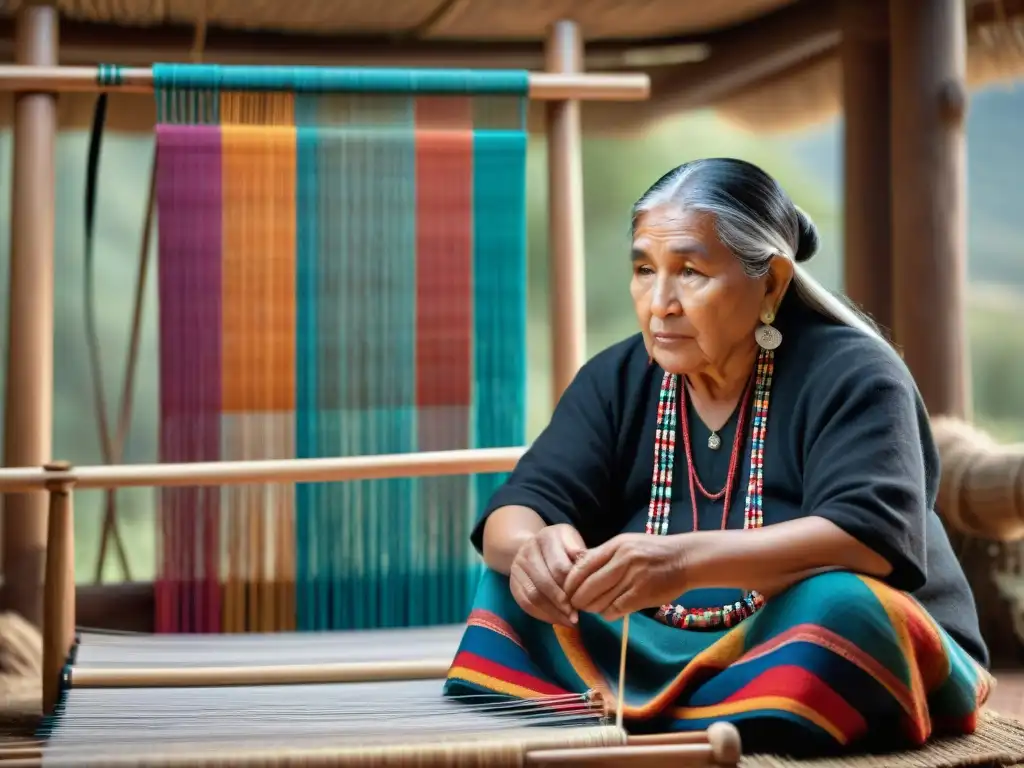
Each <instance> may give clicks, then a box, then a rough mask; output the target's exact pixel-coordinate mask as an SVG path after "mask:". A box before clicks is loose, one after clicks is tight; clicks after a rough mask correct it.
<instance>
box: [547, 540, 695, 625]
mask: <svg viewBox="0 0 1024 768" xmlns="http://www.w3.org/2000/svg"><path fill="white" fill-rule="evenodd" d="M684 545H685V539H684V536H683V535H676V536H650V535H648V534H646V533H623V534H620V535H618V536H616V537H615V538H613V539H610V540H608V541H607V542H605V543H604V544H602V545H601V546H599V547H595V548H594V549H592V550H590V551H588V552H587V553H586V554H585V555H584V556H583V557H581V558H580V559H579V560H577V561H576V564H575V566H573V568H572V570H571V571H570V573H569V577H568V578H567V579H566V580H565V592H566V594H567V595H568V596H569V601H570V604H571V605H572V607H573V608H575V609H576V610H578V611H586V612H588V613H598V614H601V616H603V617H604V618H605V619H608V620H612V619H617V618H621V617H622V616H625V615H627V614H629V613H634V612H636V611H639V610H642V609H644V608H654V607H660V606H662V605H665V604H666V603H670V602H672V601H673V600H675V599H676V598H678V597H679V595H681V594H682V593H683V592H685V591H686V576H685V573H684V571H685V566H686V559H687V558H686V550H687V547H686V546H684Z"/></svg>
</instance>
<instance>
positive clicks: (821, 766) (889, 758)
mask: <svg viewBox="0 0 1024 768" xmlns="http://www.w3.org/2000/svg"><path fill="white" fill-rule="evenodd" d="M740 766H741V768H966V767H967V766H973V767H974V768H1010V766H1014V767H1015V768H1017V767H1019V766H1024V723H1021V722H1019V721H1018V720H1015V719H1013V718H1010V717H1004V716H1002V715H999V714H996V713H995V712H986V713H984V714H983V715H982V722H981V724H980V725H979V727H978V730H977V731H976V732H975V733H974V734H973V735H972V736H962V737H958V738H952V739H937V740H936V741H934V742H932V743H930V744H927V745H926V746H924V747H922V748H921V749H918V750H914V751H908V752H895V753H890V754H877V755H850V756H844V757H835V758H816V759H808V760H794V759H791V758H786V757H776V756H773V755H749V756H747V757H744V758H743V760H742V762H741V763H740Z"/></svg>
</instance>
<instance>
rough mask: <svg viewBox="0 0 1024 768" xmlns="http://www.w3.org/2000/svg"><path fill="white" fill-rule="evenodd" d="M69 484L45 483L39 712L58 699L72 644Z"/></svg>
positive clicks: (61, 470) (61, 469)
mask: <svg viewBox="0 0 1024 768" xmlns="http://www.w3.org/2000/svg"><path fill="white" fill-rule="evenodd" d="M70 469H71V465H70V464H68V463H67V462H63V461H62V462H53V463H51V464H47V465H46V471H47V472H51V473H53V474H55V475H57V476H60V475H62V474H66V473H67V472H68V471H69V470H70ZM72 485H73V483H71V482H68V481H67V480H56V481H54V482H52V483H49V484H48V487H47V490H48V491H49V495H50V504H49V513H48V516H49V524H48V526H47V527H48V530H47V546H46V589H45V593H44V595H43V714H46V715H50V714H53V711H54V710H55V709H56V707H57V704H58V702H59V700H60V691H61V678H62V676H63V675H62V673H63V669H64V666H65V665H66V664H67V663H68V656H69V655H70V653H71V647H72V646H73V645H74V643H75V521H74V514H73V506H72V505H73V501H72V497H71V488H72Z"/></svg>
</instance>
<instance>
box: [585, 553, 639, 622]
mask: <svg viewBox="0 0 1024 768" xmlns="http://www.w3.org/2000/svg"><path fill="white" fill-rule="evenodd" d="M624 581H625V574H624V573H623V569H622V567H621V565H620V564H619V563H617V562H616V561H615V560H614V559H612V560H609V561H608V562H607V563H605V564H604V565H603V566H602V567H601V568H598V569H597V570H596V571H594V572H593V573H591V574H590V575H589V576H587V578H586V579H585V580H584V581H583V583H582V584H580V586H579V587H578V588H577V589H576V591H575V592H573V595H572V598H571V603H572V607H573V608H575V609H576V610H578V611H586V612H587V613H600V612H601V611H602V610H603V609H604V608H606V607H608V605H609V604H610V603H611V601H612V600H613V599H614V598H615V597H617V596H618V595H619V593H620V592H622V591H623V590H625V589H626V588H627V587H628V586H629V585H628V584H625V583H623V582H624ZM605 598H607V601H605Z"/></svg>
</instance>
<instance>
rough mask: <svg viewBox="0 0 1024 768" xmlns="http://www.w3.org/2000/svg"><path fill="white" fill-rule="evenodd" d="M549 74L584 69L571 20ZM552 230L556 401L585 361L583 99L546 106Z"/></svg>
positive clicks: (558, 34)
mask: <svg viewBox="0 0 1024 768" xmlns="http://www.w3.org/2000/svg"><path fill="white" fill-rule="evenodd" d="M547 70H548V72H559V73H565V74H569V73H575V72H581V71H582V70H583V40H582V37H581V34H580V30H579V27H578V26H577V24H576V23H575V22H572V21H559V22H556V23H555V24H554V25H553V26H552V27H551V30H550V32H549V35H548V47H547ZM547 145H548V146H547V149H548V232H549V248H548V250H549V253H548V258H549V259H550V263H551V280H550V285H549V286H548V290H549V291H550V292H551V294H550V295H551V334H552V337H551V354H552V365H551V378H552V387H553V401H552V402H555V403H557V402H558V399H559V398H560V397H561V396H562V392H564V391H565V388H566V387H567V386H569V384H570V382H571V381H572V379H573V377H574V376H575V375H576V372H577V371H578V370H579V369H580V366H582V365H583V363H584V361H585V360H586V354H587V346H586V345H587V310H586V296H587V293H586V284H585V277H584V268H583V147H582V135H581V128H580V104H579V102H578V101H555V102H550V103H549V104H548V105H547Z"/></svg>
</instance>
